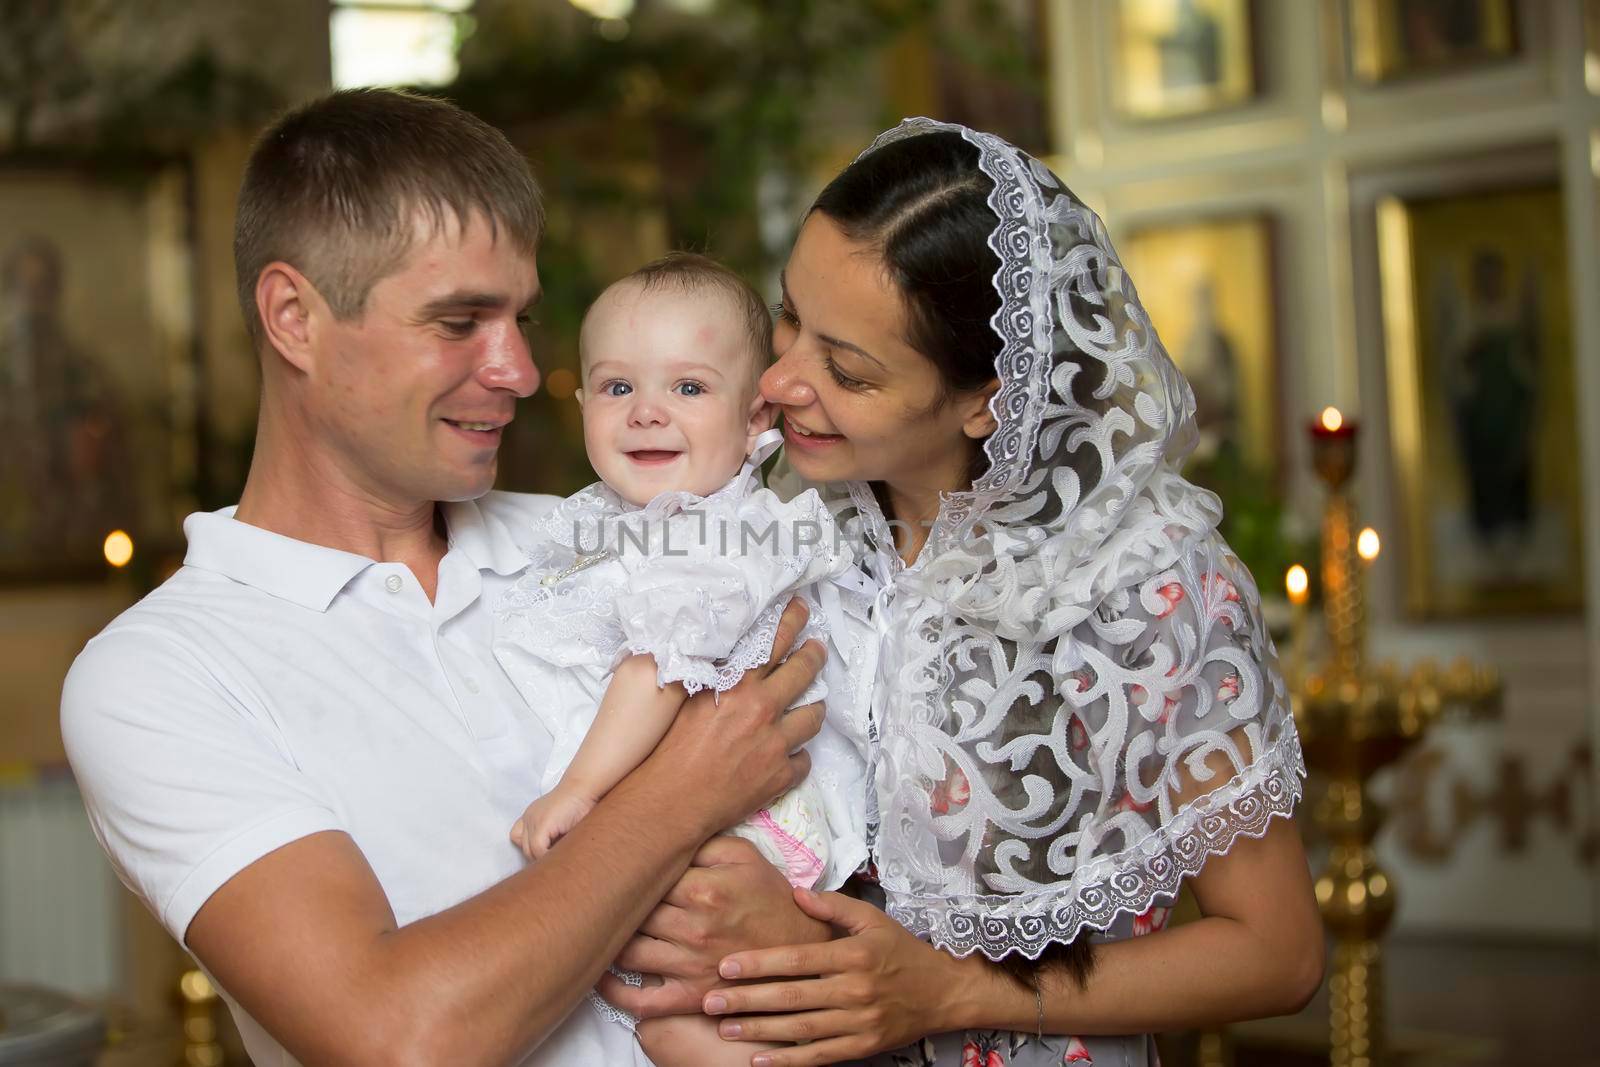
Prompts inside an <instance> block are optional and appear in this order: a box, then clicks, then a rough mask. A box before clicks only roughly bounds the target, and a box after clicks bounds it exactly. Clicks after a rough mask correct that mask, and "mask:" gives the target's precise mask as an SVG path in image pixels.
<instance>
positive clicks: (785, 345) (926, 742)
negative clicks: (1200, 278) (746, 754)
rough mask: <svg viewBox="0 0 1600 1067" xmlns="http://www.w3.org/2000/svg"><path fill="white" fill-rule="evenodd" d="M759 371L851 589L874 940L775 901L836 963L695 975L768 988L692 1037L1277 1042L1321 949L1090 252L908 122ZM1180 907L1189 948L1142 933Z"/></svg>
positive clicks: (1145, 336) (1212, 529) (1263, 733)
mask: <svg viewBox="0 0 1600 1067" xmlns="http://www.w3.org/2000/svg"><path fill="white" fill-rule="evenodd" d="M775 345H776V348H777V352H778V355H779V358H778V360H777V362H776V363H775V364H774V366H773V367H771V368H770V369H769V371H768V372H767V374H766V376H765V377H764V379H763V382H762V385H763V392H764V394H765V395H766V396H767V398H768V399H769V400H771V401H773V402H774V403H776V404H778V405H780V406H781V408H782V410H783V413H784V421H785V425H786V440H787V444H788V448H787V455H788V459H789V463H790V465H791V466H792V467H793V469H794V471H795V472H796V473H797V474H798V475H800V476H801V477H802V478H804V479H806V480H808V481H810V482H814V483H825V484H826V485H828V487H829V489H830V491H831V492H832V493H833V499H834V502H835V507H836V510H837V511H838V513H839V516H840V518H841V520H842V521H843V522H844V523H845V524H846V526H847V529H851V530H853V531H854V533H855V534H856V535H857V536H858V537H860V538H861V540H862V541H863V542H864V543H865V544H866V545H867V546H868V553H867V555H868V557H869V558H868V563H867V567H868V570H869V572H870V573H869V575H868V577H869V578H870V579H871V580H873V581H874V582H875V583H876V585H877V586H878V588H879V589H880V592H879V593H878V594H877V599H876V601H875V603H874V605H873V609H872V621H873V622H874V623H875V624H876V626H877V632H878V633H879V635H880V638H881V641H880V648H879V655H878V657H877V662H876V666H875V671H876V685H875V687H874V689H875V696H874V700H873V727H874V731H875V737H874V751H873V753H872V760H873V767H872V775H873V781H874V787H873V790H872V792H871V795H870V796H869V801H868V804H869V817H870V818H871V821H872V822H873V824H874V839H873V856H874V860H875V867H876V874H877V877H878V879H879V881H880V883H881V885H882V889H883V892H884V895H885V898H886V909H887V915H885V914H884V913H882V912H879V911H877V910H876V909H875V908H873V907H872V906H871V905H869V904H866V903H863V902H860V901H855V900H851V899H849V898H847V897H840V896H838V895H836V894H806V893H797V899H798V900H799V901H800V903H801V906H802V908H804V910H806V911H807V912H808V913H810V914H811V915H813V916H814V917H816V918H820V919H826V920H829V921H831V922H833V923H835V924H836V925H837V926H839V927H841V928H842V929H843V931H844V932H845V934H846V936H842V937H840V938H838V939H836V940H834V941H832V942H831V943H827V944H823V945H818V946H811V947H794V948H785V949H774V950H767V951H754V952H745V953H738V954H735V955H733V956H730V957H728V958H727V959H726V960H724V962H723V967H722V974H723V975H724V977H729V978H732V977H738V978H740V979H757V980H765V981H757V982H756V983H754V984H750V985H743V986H738V987H734V988H730V989H724V990H718V991H716V992H714V993H711V994H709V995H708V996H707V997H706V999H705V1003H704V1007H705V1010H706V1011H707V1012H708V1013H711V1014H726V1015H730V1016H734V1017H732V1018H729V1019H727V1020H726V1021H725V1022H724V1023H723V1034H724V1036H725V1037H728V1038H731V1039H735V1040H779V1041H795V1040H804V1041H806V1042H808V1043H806V1044H799V1045H795V1046H794V1047H791V1048H785V1049H780V1050H777V1051H772V1052H763V1053H760V1054H759V1055H757V1056H756V1057H755V1058H754V1060H753V1062H755V1063H756V1064H758V1065H762V1064H772V1065H784V1067H789V1065H798V1064H820V1063H831V1062H835V1061H839V1060H848V1059H853V1058H858V1057H864V1056H868V1055H871V1054H874V1053H879V1052H883V1051H884V1050H888V1049H896V1048H901V1047H902V1046H909V1047H907V1048H904V1049H903V1050H902V1051H900V1052H898V1053H895V1054H892V1055H885V1056H883V1057H882V1058H881V1059H880V1060H879V1061H878V1062H881V1063H886V1064H887V1063H911V1064H916V1063H924V1064H934V1063H937V1064H939V1065H940V1067H944V1065H950V1067H954V1065H956V1064H962V1065H963V1067H965V1065H970V1064H974V1063H976V1064H979V1065H982V1067H997V1065H999V1064H1044V1063H1050V1064H1060V1063H1072V1062H1081V1063H1098V1064H1101V1065H1104V1064H1119V1065H1120V1064H1151V1063H1154V1062H1155V1052H1154V1045H1153V1043H1152V1042H1151V1041H1150V1040H1149V1039H1148V1038H1147V1037H1144V1036H1133V1037H1129V1036H1117V1035H1129V1034H1133V1035H1142V1034H1144V1033H1147V1032H1151V1031H1156V1030H1164V1029H1173V1028H1179V1027H1188V1026H1196V1025H1202V1024H1212V1023H1221V1022H1225V1021H1229V1020H1235V1019H1241V1018H1248V1017H1254V1016H1262V1015H1270V1014H1278V1013H1284V1012H1291V1011H1295V1010H1298V1009H1299V1007H1301V1006H1302V1005H1303V1004H1304V1003H1305V1001H1306V1000H1308V999H1309V997H1310V996H1311V994H1312V992H1313V991H1314V990H1315V988H1316V986H1317V985H1318V983H1319V982H1320V979H1321V973H1322V957H1323V943H1322V934H1321V927H1320V924H1319V922H1318V918H1317V913H1316V907H1315V903H1314V901H1313V899H1312V893H1311V887H1310V880H1309V877H1308V874H1307V871H1306V861H1305V857H1304V854H1303V852H1302V850H1301V846H1300V842H1299V838H1298V836H1297V834H1296V831H1295V829H1294V826H1293V824H1292V823H1291V822H1289V821H1288V820H1287V819H1273V818H1272V816H1274V815H1288V814H1289V812H1290V811H1291V809H1292V807H1293V804H1294V802H1295V801H1296V800H1297V799H1298V797H1299V795H1300V782H1301V778H1302V776H1303V773H1304V771H1303V766H1302V763H1301V758H1300V750H1299V742H1298V739H1297V737H1296V734H1295V731H1294V723H1293V720H1292V718H1291V717H1290V714H1289V709H1288V702H1287V698H1286V696H1285V693H1284V689H1283V684H1282V681H1281V678H1280V676H1279V674H1278V670H1277V665H1276V656H1275V653H1274V651H1273V649H1272V645H1271V642H1270V641H1269V639H1268V638H1267V636H1266V633H1265V630H1264V629H1263V627H1262V623H1261V619H1260V613H1259V603H1258V596H1257V593H1256V590H1255V586H1254V583H1253V582H1252V581H1251V579H1250V576H1249V574H1248V573H1247V572H1246V571H1245V569H1244V568H1243V566H1242V565H1240V563H1239V562H1238V560H1237V559H1236V558H1235V557H1233V555H1232V554H1231V553H1230V552H1229V551H1228V550H1227V548H1226V546H1225V545H1224V544H1223V542H1222V540H1221V538H1220V537H1219V536H1218V535H1217V533H1216V525H1217V521H1218V519H1219V517H1220V505H1219V504H1218V502H1217V499H1216V498H1215V497H1214V496H1213V495H1211V494H1210V493H1207V492H1204V491H1202V490H1199V489H1197V488H1195V487H1194V486H1192V485H1190V484H1189V483H1188V482H1186V481H1184V480H1183V478H1182V477H1181V476H1180V475H1179V473H1178V469H1179V466H1180V465H1181V463H1182V462H1183V460H1184V458H1185V457H1186V456H1187V454H1188V453H1189V451H1190V450H1191V449H1192V448H1193V446H1194V440H1195V436H1196V434H1195V419H1194V402H1193V396H1192V394H1191V392H1190V390H1189V388H1188V385H1187V383H1186V382H1185V381H1184V380H1183V378H1182V376H1181V375H1180V374H1179V373H1178V371H1177V370H1176V368H1175V367H1174V365H1173V363H1172V361H1171V360H1170V359H1169V358H1168V357H1167V355H1166V353H1165V351H1164V350H1163V349H1162V347H1161V344H1160V342H1159V341H1158V340H1157V338H1156V337H1155V334H1154V332H1153V331H1152V329H1151V328H1150V325H1149V322H1148V320H1147V319H1146V316H1145V314H1144V309H1143V308H1142V307H1141V305H1140V304H1139V301H1138V297H1137V295H1136V294H1135V292H1134V289H1133V286H1132V284H1131V283H1130V282H1129V280H1128V278H1127V276H1126V274H1125V273H1124V272H1123V270H1122V267H1121V265H1120V264H1119V263H1118V261H1117V259H1116V256H1115V254H1114V252H1113V251H1112V250H1111V247H1110V244H1109V242H1108V241H1107V239H1106V235H1105V231H1104V228H1103V226H1102V225H1101V223H1100V221H1099V219H1097V218H1096V217H1095V216H1094V215H1093V213H1092V212H1090V211H1089V210H1088V209H1087V208H1085V207H1084V206H1083V205H1082V204H1080V203H1078V202H1077V201H1076V200H1075V199H1074V198H1073V197H1072V195H1071V194H1070V193H1069V192H1068V191H1067V190H1066V189H1065V188H1064V187H1062V186H1061V184H1060V182H1059V181H1058V180H1057V179H1056V178H1055V176H1054V175H1052V174H1051V173H1050V172H1049V171H1048V170H1046V169H1045V168H1044V167H1043V166H1042V165H1041V164H1039V163H1038V162H1037V161H1035V160H1033V159H1031V158H1029V157H1028V156H1026V155H1025V154H1023V153H1021V152H1019V151H1018V150H1017V149H1015V148H1013V147H1012V146H1010V145H1008V144H1006V143H1005V142H1003V141H1001V140H999V139H998V138H995V137H992V136H989V135H987V134H981V133H976V132H974V131H971V130H966V129H964V128H961V127H955V126H948V125H945V124H940V123H934V122H929V121H928V120H911V121H908V122H907V123H904V124H902V125H901V126H900V127H898V128H897V129H895V130H892V131H890V132H889V133H887V134H885V135H883V136H882V137H880V138H879V139H878V141H877V142H875V143H874V145H873V147H872V148H870V149H869V150H868V151H867V153H865V154H864V155H863V156H862V158H861V159H859V160H857V161H856V163H855V164H853V165H852V166H851V167H850V168H848V169H847V170H846V171H845V172H844V173H843V174H841V175H840V176H839V177H838V178H837V179H835V181H834V182H833V183H832V184H831V185H830V186H829V187H828V188H827V189H826V190H824V192H823V193H822V195H821V196H820V197H819V199H818V200H817V203H816V205H815V206H814V208H813V210H812V212H811V214H810V215H809V217H808V218H807V220H806V222H805V224H804V227H803V228H802V230H801V233H800V236H799V238H798V240H797V242H796V245H795V249H794V252H793V255H792V256H791V258H790V260H789V263H788V266H787V268H786V270H785V274H784V300H783V306H782V308H781V310H780V321H779V325H778V332H777V338H776V341H775ZM868 669H873V668H871V667H870V665H869V668H868ZM1184 876H1190V877H1191V878H1192V883H1191V884H1192V888H1193V892H1194V896H1195V899H1196V901H1197V902H1198V904H1199V906H1200V909H1201V911H1202V913H1203V918H1201V919H1200V920H1198V921H1196V922H1194V923H1190V924H1186V925H1184V926H1182V927H1180V928H1178V929H1174V930H1171V931H1164V930H1163V927H1164V926H1165V924H1166V916H1167V914H1168V910H1169V908H1170V906H1171V904H1172V902H1173V900H1174V898H1175V895H1176V892H1177V889H1178V884H1179V881H1180V879H1181V878H1183V877H1184ZM1145 933H1148V934H1151V936H1148V937H1139V936H1137V935H1140V934H1145ZM995 961H998V962H995ZM776 1013H782V1014H776ZM930 1035H932V1036H930ZM1046 1035H1060V1036H1054V1037H1052V1036H1046Z"/></svg>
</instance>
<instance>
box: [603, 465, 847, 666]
mask: <svg viewBox="0 0 1600 1067" xmlns="http://www.w3.org/2000/svg"><path fill="white" fill-rule="evenodd" d="M618 522H619V523H620V524H625V528H620V527H619V528H618V529H616V530H613V531H611V534H610V536H611V538H612V542H613V543H614V544H617V545H620V546H622V547H623V552H622V553H621V560H622V563H623V566H624V568H625V569H626V570H627V572H628V577H627V581H626V584H625V587H624V588H623V590H622V591H621V592H620V593H619V595H618V597H617V601H616V617H617V620H618V622H619V624H620V626H621V628H622V632H623V644H624V647H625V648H626V650H627V651H629V652H633V653H644V654H647V655H650V656H653V657H655V661H656V668H657V671H656V673H657V680H658V682H659V683H660V684H662V685H667V684H669V683H671V682H682V683H683V685H684V687H685V688H686V689H687V690H688V691H689V692H691V693H693V692H696V691H697V690H700V689H715V690H717V691H718V692H721V691H723V690H726V689H729V688H731V687H732V686H733V685H735V684H736V683H737V682H738V681H739V679H740V678H741V677H743V675H744V672H745V671H746V670H748V669H749V668H751V667H754V666H756V665H758V664H761V663H764V662H765V661H766V659H767V656H768V655H769V654H770V653H771V651H772V641H773V638H774V636H775V635H776V633H777V624H778V618H779V616H781V615H782V613H783V609H784V607H785V605H786V604H787V603H788V601H789V598H790V597H791V596H792V595H795V594H797V593H799V592H800V591H801V590H803V589H804V588H805V587H806V586H809V585H812V584H813V583H816V582H819V581H822V580H824V579H827V578H829V577H832V576H834V575H836V574H840V573H842V572H843V571H844V570H846V569H847V568H848V567H849V566H850V563H851V559H852V557H851V555H850V553H849V551H848V549H847V548H846V547H845V546H844V545H843V544H841V543H840V539H839V538H838V537H837V536H836V535H835V527H834V524H833V520H832V519H831V518H830V516H829V514H828V510H827V508H826V507H824V506H823V504H822V502H821V500H820V499H819V498H818V496H817V494H816V493H815V492H808V493H804V494H802V495H800V496H799V497H797V498H795V499H794V500H792V501H789V502H784V501H781V500H779V499H778V497H777V496H776V495H775V494H773V493H772V492H770V491H768V490H766V489H757V490H755V491H753V492H751V493H749V494H748V495H745V496H743V497H740V498H738V499H719V498H717V497H711V498H706V499H705V500H704V501H701V502H700V503H699V504H698V505H696V506H693V507H688V508H684V509H683V510H680V511H672V512H664V511H663V509H661V508H658V507H657V506H656V505H654V504H652V506H651V507H650V508H647V509H645V510H644V511H641V512H638V513H635V514H633V515H629V516H623V517H622V518H620V519H619V520H618ZM631 544H647V545H649V546H650V548H649V550H648V551H644V552H629V551H627V546H629V545H631ZM823 626H824V624H823V621H822V613H821V612H820V611H817V610H813V612H812V621H811V622H809V623H808V624H807V633H806V634H805V635H803V636H804V637H810V636H819V635H820V634H821V633H823V632H825V631H824V629H823Z"/></svg>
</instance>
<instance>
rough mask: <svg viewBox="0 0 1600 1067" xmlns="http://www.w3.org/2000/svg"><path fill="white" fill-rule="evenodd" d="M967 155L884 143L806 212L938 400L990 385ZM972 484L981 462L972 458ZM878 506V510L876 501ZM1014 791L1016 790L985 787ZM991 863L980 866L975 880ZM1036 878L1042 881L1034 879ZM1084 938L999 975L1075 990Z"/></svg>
mask: <svg viewBox="0 0 1600 1067" xmlns="http://www.w3.org/2000/svg"><path fill="white" fill-rule="evenodd" d="M978 161H979V154H978V148H977V146H976V145H974V144H972V143H971V142H969V141H968V140H966V138H964V137H962V136H961V135H960V134H959V133H955V132H949V131H940V132H937V133H924V134H918V135H916V136H914V137H907V138H905V139H904V140H900V141H893V142H891V143H889V144H886V145H884V146H883V147H882V148H879V149H877V150H876V151H874V152H871V153H869V154H867V155H865V156H863V157H861V158H860V159H858V160H856V161H855V162H854V163H852V164H850V166H848V167H846V168H845V170H844V172H843V173H841V174H840V175H839V176H838V177H837V178H835V179H833V181H831V182H829V183H828V186H827V188H825V189H823V190H822V193H821V195H820V196H818V197H817V200H816V203H815V204H813V205H812V210H813V211H819V212H821V213H822V214H824V215H826V216H827V217H828V218H829V219H831V220H832V221H833V222H834V223H835V224H836V225H837V226H838V227H839V228H840V230H842V231H843V232H844V235H845V236H846V237H848V238H849V239H850V240H852V241H856V242H858V243H861V244H863V245H866V246H867V247H869V248H872V249H873V250H875V251H876V252H877V253H878V254H879V255H880V256H881V257H882V259H883V263H884V266H885V268H886V269H887V270H888V272H889V276H890V278H892V279H893V281H894V284H895V286H896V288H898V289H899V291H900V295H901V298H902V299H903V300H904V302H905V308H906V320H907V330H908V334H909V336H907V337H906V338H905V341H906V343H907V344H909V345H910V346H911V347H912V348H914V349H916V350H917V351H918V352H921V353H922V354H923V355H924V356H926V357H927V358H928V359H929V360H930V361H932V363H933V365H934V366H935V367H936V368H937V369H938V371H939V379H940V381H941V383H942V384H943V386H944V392H945V395H946V396H949V395H950V394H953V393H962V392H968V391H971V390H973V389H977V388H979V387H981V386H983V385H986V384H988V383H989V382H991V381H993V380H994V377H995V368H994V361H995V357H996V356H998V355H999V354H1000V336H999V335H998V334H997V333H995V331H994V327H993V326H992V325H990V319H992V318H993V317H994V314H995V312H997V311H999V310H1000V294H999V292H998V291H997V290H996V289H995V287H994V276H995V274H996V273H997V272H998V271H999V269H1000V259H999V257H998V256H996V255H995V253H994V250H993V249H991V248H990V247H989V235H990V234H992V233H993V232H994V229H995V227H996V226H997V225H998V223H999V220H998V219H997V217H996V216H995V213H994V209H992V208H991V207H990V206H989V195H990V194H991V193H992V192H993V191H994V182H993V180H992V179H990V177H989V176H988V175H987V174H985V173H983V171H982V169H980V167H979V166H978ZM973 453H974V455H973V463H972V468H971V472H970V473H971V476H972V477H973V478H976V477H977V476H978V475H980V474H982V473H983V470H984V467H985V464H986V462H987V461H986V458H985V456H984V454H983V450H982V448H981V447H978V448H974V449H973ZM879 503H880V504H885V505H886V504H887V500H886V499H885V498H884V497H883V496H882V495H880V497H879ZM1008 785H1009V786H1010V787H1012V788H1015V787H1016V785H1017V783H1016V781H1015V780H1013V781H1011V782H1009V783H1006V782H995V783H991V786H993V787H995V788H997V789H1002V790H1003V789H1005V788H1006V787H1007V786H1008ZM992 862H993V857H992V855H991V856H985V857H981V858H980V861H979V865H980V872H981V871H982V869H983V867H984V866H986V865H988V864H992ZM1037 873H1038V874H1039V875H1040V876H1041V877H1043V876H1045V875H1046V874H1048V872H1045V871H1040V872H1037ZM1090 936H1091V935H1090V933H1089V931H1084V932H1083V933H1082V934H1080V935H1079V936H1078V938H1077V939H1075V940H1074V941H1073V942H1072V943H1071V944H1069V945H1060V944H1057V945H1051V946H1050V947H1049V948H1047V949H1046V950H1045V951H1044V953H1043V954H1042V955H1041V956H1040V957H1039V959H1038V960H1037V961H1033V960H1029V959H1027V957H1025V956H1022V955H1019V954H1013V955H1010V956H1007V957H1005V958H1004V959H1003V960H1002V961H1001V962H1000V966H1001V967H1002V968H1003V969H1004V970H1005V971H1006V972H1007V973H1008V974H1010V975H1011V977H1012V978H1014V979H1015V980H1017V981H1018V982H1021V983H1022V984H1024V985H1028V986H1033V987H1036V984H1037V983H1038V982H1039V981H1040V979H1041V978H1042V977H1045V976H1047V975H1048V976H1051V977H1054V976H1065V977H1066V978H1068V979H1070V980H1071V981H1073V982H1075V983H1077V984H1078V985H1079V986H1080V987H1081V986H1082V985H1083V984H1084V983H1085V982H1086V981H1087V980H1088V977H1089V974H1090V972H1091V971H1092V970H1093V969H1094V947H1093V945H1092V944H1091V943H1090Z"/></svg>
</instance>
